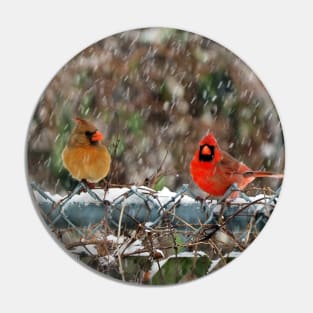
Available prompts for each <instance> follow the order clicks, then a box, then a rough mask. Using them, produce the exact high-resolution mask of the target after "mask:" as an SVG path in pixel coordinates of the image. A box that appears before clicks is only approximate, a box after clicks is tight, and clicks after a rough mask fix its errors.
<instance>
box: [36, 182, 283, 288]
mask: <svg viewBox="0 0 313 313" xmlns="http://www.w3.org/2000/svg"><path fill="white" fill-rule="evenodd" d="M31 187H32V190H33V198H34V201H35V202H36V203H37V204H38V205H37V207H38V209H39V212H40V215H41V216H42V217H43V219H44V221H45V223H46V224H47V226H48V227H49V229H50V230H51V231H52V233H53V234H54V235H55V236H56V238H57V239H58V240H59V241H60V242H61V243H62V245H63V246H64V247H65V249H67V250H68V251H69V252H70V253H71V254H72V255H74V256H75V257H77V258H78V259H79V260H80V261H82V262H84V263H85V264H87V265H88V266H90V267H91V268H93V269H95V270H96V271H98V272H100V273H103V274H107V275H109V276H111V277H114V278H116V279H120V280H122V281H127V282H132V283H137V284H153V285H159V284H174V283H179V282H184V281H190V280H193V279H195V278H198V277H201V276H204V275H207V274H209V273H211V272H213V271H215V270H217V269H218V268H220V267H222V266H224V265H225V264H227V263H229V262H230V261H231V260H233V259H234V258H236V257H237V256H238V255H239V254H240V253H241V252H242V251H244V250H245V249H246V248H247V247H248V246H249V244H250V243H251V242H252V241H253V240H254V239H255V238H256V237H257V235H258V233H259V232H260V231H261V230H262V228H263V227H264V225H265V224H266V222H267V221H268V219H269V217H270V215H271V213H272V211H273V209H274V206H275V204H276V200H277V198H278V196H279V190H277V191H275V192H274V191H272V190H268V189H262V190H253V194H254V195H253V196H252V195H250V196H247V195H246V194H244V193H242V192H240V193H239V197H238V198H236V199H234V200H230V199H229V198H228V197H229V194H230V193H231V192H233V191H234V190H236V186H231V187H230V189H229V190H228V192H227V193H226V194H225V196H224V197H223V198H222V199H219V200H216V199H213V200H212V199H198V198H197V197H194V196H193V195H192V194H191V192H190V190H189V188H188V185H182V186H181V188H180V189H179V190H178V191H176V192H171V191H170V190H169V189H167V188H163V189H162V190H161V191H155V190H153V189H150V188H148V187H145V186H141V187H136V186H127V187H126V186H125V187H121V188H106V189H90V188H89V187H88V185H87V184H85V183H84V182H80V183H78V185H77V186H76V188H75V189H74V190H73V192H71V193H69V194H68V195H66V196H65V197H61V196H60V195H52V194H50V193H49V192H46V191H44V190H43V189H42V188H41V187H40V186H39V185H37V184H36V183H32V184H31Z"/></svg>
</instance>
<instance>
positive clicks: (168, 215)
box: [32, 182, 278, 232]
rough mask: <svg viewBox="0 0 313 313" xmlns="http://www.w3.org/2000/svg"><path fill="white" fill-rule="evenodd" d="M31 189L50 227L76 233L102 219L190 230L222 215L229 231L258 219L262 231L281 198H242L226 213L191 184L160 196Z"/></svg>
mask: <svg viewBox="0 0 313 313" xmlns="http://www.w3.org/2000/svg"><path fill="white" fill-rule="evenodd" d="M32 188H33V192H34V198H35V200H36V202H37V203H38V205H39V208H40V211H41V214H42V216H43V217H44V219H45V221H46V223H47V224H48V225H49V226H50V227H52V228H66V227H74V228H77V229H78V228H79V227H84V226H85V227H86V226H90V225H92V224H95V223H99V222H100V221H101V220H107V221H108V222H109V224H110V226H111V227H113V228H118V225H119V224H121V225H123V226H125V227H127V228H128V229H129V228H133V229H134V228H136V227H137V226H138V225H139V224H141V225H142V224H144V225H145V227H147V228H153V227H154V226H156V225H161V224H162V222H164V221H166V222H170V224H171V225H172V226H174V227H177V228H190V226H191V225H206V224H218V222H219V218H220V217H221V214H223V220H224V225H223V226H227V229H229V230H230V231H238V230H243V229H246V228H247V225H248V224H249V223H250V222H251V218H254V219H256V220H255V227H256V231H258V232H259V231H260V230H261V229H262V228H263V226H264V225H265V223H266V222H267V220H268V218H269V216H270V213H271V211H272V208H273V206H274V205H273V204H274V203H275V201H276V198H277V196H278V194H277V193H274V195H272V196H267V195H264V194H259V195H257V196H255V197H247V196H244V194H242V193H241V195H242V196H243V198H237V199H235V200H234V201H232V202H231V203H228V205H227V208H226V209H225V203H223V201H217V200H207V201H199V200H196V199H194V198H193V197H191V196H189V195H187V194H186V193H187V192H188V186H187V185H183V186H182V188H181V190H180V191H179V192H171V191H170V190H169V189H167V188H166V187H164V188H163V189H162V190H161V191H158V192H157V191H154V190H152V189H150V188H147V187H145V186H142V187H136V186H131V187H123V188H109V189H108V190H107V191H105V190H103V189H93V190H91V189H89V187H88V186H87V185H85V184H84V183H83V182H82V183H79V184H78V185H77V187H76V188H75V190H74V191H73V192H72V193H71V194H70V195H68V196H66V197H61V196H60V195H57V194H56V195H51V194H50V193H49V192H45V191H43V190H42V189H41V188H40V187H39V186H38V185H36V184H35V183H32ZM222 211H223V212H222ZM225 221H226V223H225Z"/></svg>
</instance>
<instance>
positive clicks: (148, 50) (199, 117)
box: [27, 28, 284, 194]
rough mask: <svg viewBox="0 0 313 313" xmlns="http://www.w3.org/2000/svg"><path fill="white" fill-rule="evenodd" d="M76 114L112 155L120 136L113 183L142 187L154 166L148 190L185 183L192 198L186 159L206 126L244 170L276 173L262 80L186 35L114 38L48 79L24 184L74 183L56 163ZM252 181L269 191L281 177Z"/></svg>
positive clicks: (270, 108)
mask: <svg viewBox="0 0 313 313" xmlns="http://www.w3.org/2000/svg"><path fill="white" fill-rule="evenodd" d="M76 116H79V117H82V118H86V119H89V120H90V121H92V122H93V123H95V124H96V125H97V127H98V129H99V130H101V131H102V132H103V134H104V136H105V143H106V145H107V146H108V148H109V149H110V151H111V152H113V149H114V144H115V143H116V142H117V139H119V144H118V147H117V150H116V157H115V161H114V171H111V174H110V175H111V182H112V183H116V184H126V183H134V184H137V185H141V184H143V183H144V182H145V180H146V179H147V178H148V179H149V178H151V177H153V176H154V175H155V173H156V171H157V169H158V168H159V167H160V165H161V164H162V173H161V174H162V175H160V176H159V177H157V179H153V180H151V182H152V186H151V187H153V188H156V189H161V188H162V187H163V186H167V187H169V188H170V189H171V190H175V189H177V188H179V187H180V186H181V184H183V183H188V184H190V186H191V188H192V189H193V190H194V192H196V193H199V194H201V192H200V190H199V189H198V188H197V187H195V186H194V184H193V183H192V179H191V177H190V174H189V162H190V161H191V158H192V156H193V154H194V151H195V150H196V148H197V144H198V142H199V140H200V139H201V137H202V136H203V135H204V134H205V133H206V132H207V131H208V130H209V129H210V130H212V131H213V132H214V133H215V135H216V137H217V139H218V140H219V144H220V146H221V147H222V148H223V149H225V150H227V151H228V152H229V153H230V154H232V155H233V156H234V157H236V158H238V159H240V160H241V161H243V162H245V163H246V164H247V165H248V166H250V167H251V168H253V169H255V170H271V171H277V172H283V170H284V142H283V134H282V128H281V124H280V121H279V117H278V115H277V112H276V110H275V107H274V105H273V102H272V100H271V98H270V96H269V95H268V93H267V91H266V89H265V88H264V86H263V84H262V83H261V82H260V80H259V79H258V78H257V77H256V75H255V74H254V73H253V72H252V71H251V69H250V68H249V67H247V66H246V65H245V64H244V63H243V62H242V61H241V60H240V59H239V58H238V57H237V56H235V55H234V54H233V53H231V52H230V51H229V50H227V49H225V48H224V47H222V46H220V45H218V44H217V43H215V42H213V41H211V40H209V39H206V38H204V37H201V36H199V35H196V34H193V33H189V32H185V31H180V30H174V29H166V28H149V29H141V30H133V31H127V32H123V33H120V34H117V35H114V36H111V37H109V38H106V39H103V40H101V41H99V42H97V43H95V44H93V45H91V46H90V47H88V48H87V49H85V50H83V51H82V52H81V53H80V54H78V55H77V56H75V57H74V58H73V59H72V60H71V61H70V62H69V63H67V64H66V65H65V66H64V67H63V68H62V69H61V70H60V71H59V72H58V73H57V75H56V76H55V77H54V78H53V79H52V81H51V82H50V83H49V85H48V87H47V88H46V90H45V91H44V93H43V94H42V96H41V98H40V100H39V103H38V105H37V107H36V110H35V112H34V116H33V119H32V121H31V123H30V127H29V132H28V147H27V149H28V150H27V156H28V158H27V165H28V173H29V176H30V181H36V182H37V183H38V184H40V185H41V186H42V187H43V188H45V189H46V190H48V191H50V192H52V193H55V192H58V193H61V194H62V193H65V192H66V191H68V190H71V189H72V188H73V186H74V185H75V184H76V182H75V181H74V180H73V179H72V178H71V177H70V175H69V173H68V172H67V171H66V170H65V169H64V167H63V165H62V159H61V153H62V150H63V148H64V146H65V144H66V142H67V140H68V137H69V134H70V132H71V130H72V127H73V125H74V122H73V118H74V117H76ZM163 161H164V162H163ZM162 162H163V163H162ZM253 184H254V185H255V186H259V187H262V186H269V187H271V188H274V189H275V188H277V187H278V185H279V184H281V181H279V180H269V179H258V180H256V181H255V182H254V183H253Z"/></svg>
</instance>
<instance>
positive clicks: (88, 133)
mask: <svg viewBox="0 0 313 313" xmlns="http://www.w3.org/2000/svg"><path fill="white" fill-rule="evenodd" d="M85 135H86V136H87V137H88V138H91V136H92V135H93V132H90V131H86V132H85Z"/></svg>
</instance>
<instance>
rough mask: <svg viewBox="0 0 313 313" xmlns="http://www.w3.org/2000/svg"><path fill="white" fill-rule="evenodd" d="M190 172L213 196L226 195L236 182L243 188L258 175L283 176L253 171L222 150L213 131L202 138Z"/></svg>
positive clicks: (200, 185) (195, 180)
mask: <svg viewBox="0 0 313 313" xmlns="http://www.w3.org/2000/svg"><path fill="white" fill-rule="evenodd" d="M190 173H191V176H192V179H193V180H194V182H195V183H196V184H197V185H198V186H199V187H200V188H201V189H202V190H204V191H205V192H207V193H209V194H211V195H213V196H222V195H224V193H225V192H226V190H227V189H228V188H229V187H230V186H231V185H232V184H234V183H236V184H237V186H238V187H239V189H240V190H242V189H244V188H245V187H246V186H247V185H248V184H249V183H251V182H252V181H253V180H254V179H255V178H256V177H275V178H283V175H282V174H276V173H272V172H261V171H253V170H252V169H251V168H249V167H248V166H247V165H245V164H243V163H242V162H240V161H238V160H236V159H235V158H233V157H232V156H230V155H229V154H228V153H227V152H224V151H222V150H221V149H220V148H219V146H218V144H217V141H216V138H215V137H214V135H213V133H209V134H207V135H206V136H204V137H203V138H202V139H201V141H200V143H199V147H198V149H197V151H196V152H195V154H194V156H193V159H192V160H191V162H190ZM232 196H234V194H233V195H232ZM235 196H236V195H235Z"/></svg>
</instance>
